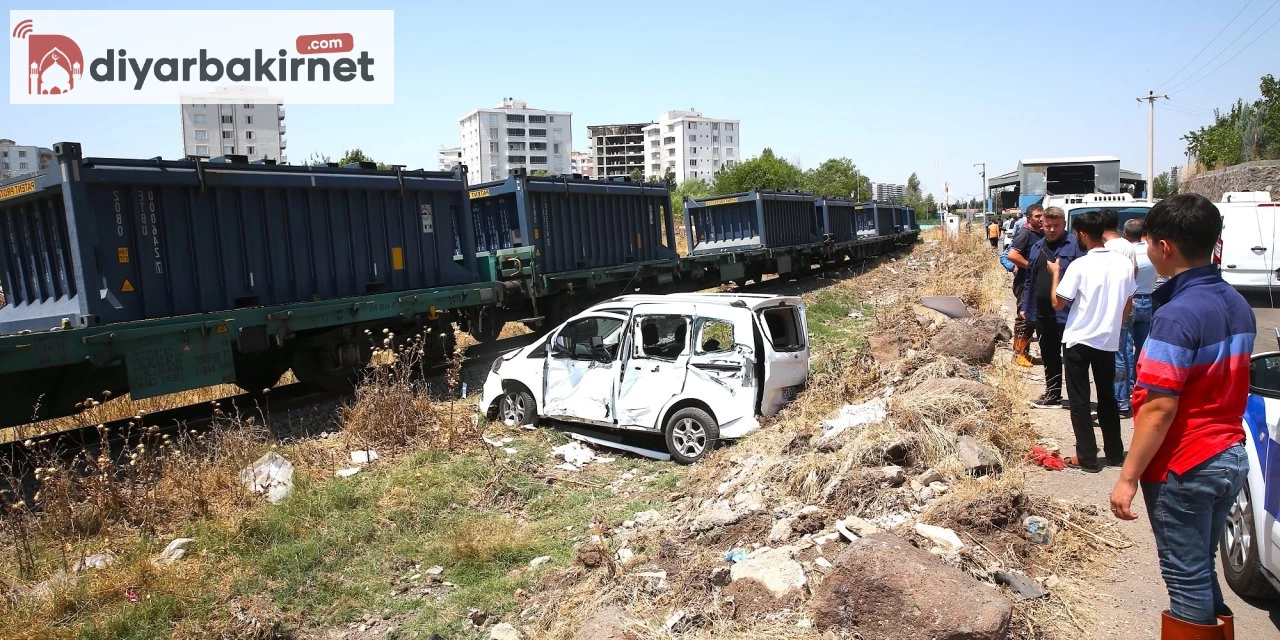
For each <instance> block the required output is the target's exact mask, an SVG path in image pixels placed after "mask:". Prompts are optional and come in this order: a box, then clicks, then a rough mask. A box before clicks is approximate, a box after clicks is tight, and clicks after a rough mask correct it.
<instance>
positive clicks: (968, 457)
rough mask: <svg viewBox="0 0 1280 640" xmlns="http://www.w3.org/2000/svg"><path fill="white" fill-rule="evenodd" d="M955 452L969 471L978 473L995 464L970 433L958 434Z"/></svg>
mask: <svg viewBox="0 0 1280 640" xmlns="http://www.w3.org/2000/svg"><path fill="white" fill-rule="evenodd" d="M956 453H957V454H959V456H960V462H961V463H962V464H964V468H965V470H966V471H969V472H971V473H975V474H980V473H982V472H985V471H987V470H990V469H994V468H995V467H996V466H997V465H996V462H995V460H994V459H992V457H991V454H990V453H987V450H986V449H985V448H983V446H982V445H981V444H979V443H978V441H977V440H974V439H973V436H970V435H963V436H960V439H959V440H958V441H957V442H956Z"/></svg>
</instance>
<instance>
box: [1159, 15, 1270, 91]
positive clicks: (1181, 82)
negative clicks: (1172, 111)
mask: <svg viewBox="0 0 1280 640" xmlns="http://www.w3.org/2000/svg"><path fill="white" fill-rule="evenodd" d="M1276 5H1280V0H1275V2H1272V3H1271V6H1269V7H1267V10H1266V11H1263V12H1262V15H1260V16H1258V17H1257V18H1255V20H1261V19H1263V18H1265V17H1267V14H1269V13H1271V11H1272V10H1273V9H1275V8H1276ZM1255 24H1256V22H1255ZM1274 26H1275V23H1274V22H1273V23H1272V24H1271V27H1274ZM1271 27H1267V28H1266V29H1263V30H1262V33H1266V32H1268V31H1270V30H1271ZM1252 29H1253V27H1248V28H1246V29H1245V30H1244V31H1241V32H1240V35H1237V36H1236V37H1235V39H1234V40H1232V41H1231V42H1229V43H1227V46H1225V47H1223V48H1222V50H1221V51H1219V52H1218V54H1217V55H1215V56H1213V57H1212V58H1209V61H1208V62H1206V63H1204V64H1203V65H1200V67H1199V68H1198V69H1196V70H1195V71H1192V72H1191V75H1188V76H1187V77H1185V78H1183V79H1182V80H1179V81H1178V82H1177V83H1175V84H1174V86H1172V87H1169V91H1181V90H1185V89H1189V88H1190V87H1191V86H1194V85H1195V84H1198V83H1199V82H1200V81H1201V80H1204V79H1205V78H1207V77H1208V76H1210V75H1213V71H1210V72H1209V73H1208V75H1205V76H1200V78H1199V79H1198V80H1196V81H1195V82H1194V83H1192V84H1191V85H1187V84H1186V83H1187V81H1189V80H1191V79H1192V78H1194V77H1196V76H1197V75H1198V74H1199V73H1200V72H1201V71H1204V69H1205V67H1208V66H1209V65H1211V64H1213V62H1214V61H1215V60H1217V59H1218V58H1220V57H1222V54H1224V53H1226V52H1227V50H1229V49H1230V48H1231V47H1232V46H1234V45H1235V43H1237V42H1239V41H1240V39H1241V38H1243V37H1245V36H1246V35H1248V33H1249V31H1251V30H1252ZM1259 35H1261V34H1259ZM1256 41H1257V38H1254V39H1253V40H1251V41H1250V42H1249V44H1248V45H1245V49H1248V48H1249V45H1252V44H1253V43H1254V42H1256ZM1240 51H1244V49H1241V50H1240ZM1240 51H1237V52H1236V53H1235V54H1234V55H1232V56H1231V58H1227V62H1230V61H1231V59H1232V58H1235V56H1237V55H1240ZM1223 64H1226V63H1225V62H1224V63H1223ZM1221 68H1222V65H1219V66H1217V67H1215V68H1214V71H1217V70H1218V69H1221Z"/></svg>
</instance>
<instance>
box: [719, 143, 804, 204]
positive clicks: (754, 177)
mask: <svg viewBox="0 0 1280 640" xmlns="http://www.w3.org/2000/svg"><path fill="white" fill-rule="evenodd" d="M802 188H804V173H803V172H801V171H800V169H799V168H797V167H796V166H795V165H793V164H791V163H790V162H787V161H786V160H783V159H782V158H779V157H777V156H775V155H773V149H767V148H766V149H765V150H764V151H762V152H761V153H760V156H759V157H757V158H752V159H750V160H747V161H746V162H742V163H740V164H735V165H733V166H732V167H727V168H724V169H721V170H720V171H717V172H716V177H715V184H714V186H713V187H712V189H711V191H712V193H714V194H716V195H723V194H729V193H743V192H746V191H750V190H752V189H777V190H780V191H781V190H788V189H802Z"/></svg>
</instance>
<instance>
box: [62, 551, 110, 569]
mask: <svg viewBox="0 0 1280 640" xmlns="http://www.w3.org/2000/svg"><path fill="white" fill-rule="evenodd" d="M115 562H116V557H115V556H113V555H111V553H109V552H108V553H95V554H93V555H91V556H86V557H84V558H79V559H77V560H76V561H75V564H73V565H71V571H72V572H74V573H82V572H84V571H88V570H90V569H106V568H107V567H109V566H111V565H113V564H115Z"/></svg>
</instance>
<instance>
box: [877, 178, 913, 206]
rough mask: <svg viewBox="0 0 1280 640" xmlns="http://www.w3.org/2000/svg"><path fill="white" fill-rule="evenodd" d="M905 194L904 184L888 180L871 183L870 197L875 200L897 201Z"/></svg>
mask: <svg viewBox="0 0 1280 640" xmlns="http://www.w3.org/2000/svg"><path fill="white" fill-rule="evenodd" d="M906 195H907V187H906V185H901V184H891V183H888V182H872V183H871V199H872V200H875V201H876V202H897V201H899V200H901V199H902V198H904V197H906Z"/></svg>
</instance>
